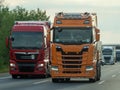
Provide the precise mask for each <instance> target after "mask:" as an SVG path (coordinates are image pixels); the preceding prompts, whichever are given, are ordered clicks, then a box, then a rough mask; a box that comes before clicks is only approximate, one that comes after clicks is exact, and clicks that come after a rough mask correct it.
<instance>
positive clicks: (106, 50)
mask: <svg viewBox="0 0 120 90" xmlns="http://www.w3.org/2000/svg"><path fill="white" fill-rule="evenodd" d="M102 53H103V55H112V50H111V49H104V50H102Z"/></svg>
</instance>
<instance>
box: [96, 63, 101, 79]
mask: <svg viewBox="0 0 120 90" xmlns="http://www.w3.org/2000/svg"><path fill="white" fill-rule="evenodd" d="M100 77H101V66H100V65H99V66H98V67H97V79H96V80H97V81H99V80H100Z"/></svg>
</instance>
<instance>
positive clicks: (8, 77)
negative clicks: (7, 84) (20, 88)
mask: <svg viewBox="0 0 120 90" xmlns="http://www.w3.org/2000/svg"><path fill="white" fill-rule="evenodd" d="M8 78H11V76H8V77H1V78H0V80H3V79H8Z"/></svg>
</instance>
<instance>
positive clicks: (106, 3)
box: [5, 0, 120, 44]
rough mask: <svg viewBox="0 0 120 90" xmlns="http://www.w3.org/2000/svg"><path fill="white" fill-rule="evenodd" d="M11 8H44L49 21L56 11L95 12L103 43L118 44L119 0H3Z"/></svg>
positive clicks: (119, 40)
mask: <svg viewBox="0 0 120 90" xmlns="http://www.w3.org/2000/svg"><path fill="white" fill-rule="evenodd" d="M5 2H6V4H7V5H8V6H9V7H10V8H11V9H13V8H15V7H16V6H18V5H19V6H21V7H23V8H26V9H27V10H33V9H36V8H40V9H41V10H46V11H47V15H48V16H50V20H51V22H53V18H54V16H55V13H57V12H61V11H62V12H72V13H74V12H80V13H81V12H95V13H97V16H98V27H99V29H100V30H101V41H102V43H103V44H120V0H5Z"/></svg>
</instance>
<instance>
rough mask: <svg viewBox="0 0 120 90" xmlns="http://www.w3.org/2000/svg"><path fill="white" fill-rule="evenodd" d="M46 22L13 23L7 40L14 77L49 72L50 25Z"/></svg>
mask: <svg viewBox="0 0 120 90" xmlns="http://www.w3.org/2000/svg"><path fill="white" fill-rule="evenodd" d="M46 23H47V22H42V21H16V22H15V24H14V25H13V27H12V30H11V34H10V37H9V40H7V41H8V42H9V56H10V60H9V63H10V74H11V75H12V78H17V76H24V75H43V76H46V75H48V74H49V72H50V71H49V59H50V58H49V51H50V48H49V46H50V45H49V35H48V32H49V26H48V25H47V24H46ZM8 42H7V43H8ZM7 45H8V44H7Z"/></svg>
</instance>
